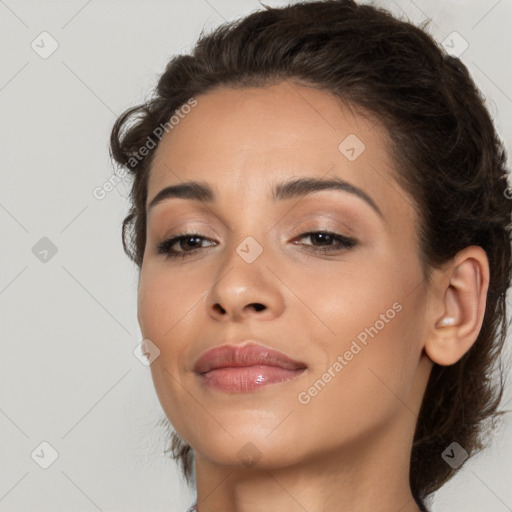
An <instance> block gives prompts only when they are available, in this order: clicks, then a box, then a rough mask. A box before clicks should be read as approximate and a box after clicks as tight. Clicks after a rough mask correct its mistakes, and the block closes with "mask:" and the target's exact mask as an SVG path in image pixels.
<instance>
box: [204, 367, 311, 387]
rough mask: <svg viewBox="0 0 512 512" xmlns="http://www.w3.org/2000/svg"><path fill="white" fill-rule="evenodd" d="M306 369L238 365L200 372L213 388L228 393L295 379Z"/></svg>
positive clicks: (205, 381) (207, 384) (207, 383)
mask: <svg viewBox="0 0 512 512" xmlns="http://www.w3.org/2000/svg"><path fill="white" fill-rule="evenodd" d="M304 371H305V368H301V369H299V370H286V369H284V368H279V367H277V366H263V365H258V366H243V367H242V366H237V367H229V368H217V369H215V370H210V371H209V372H206V373H202V374H200V377H201V378H202V380H203V382H204V383H205V384H206V386H208V387H209V388H212V389H217V390H219V391H224V392H227V393H249V392H251V391H255V390H257V389H260V388H262V387H265V386H268V385H269V384H277V383H280V382H287V381H289V380H292V379H295V378H297V377H299V376H300V375H302V374H303V373H304Z"/></svg>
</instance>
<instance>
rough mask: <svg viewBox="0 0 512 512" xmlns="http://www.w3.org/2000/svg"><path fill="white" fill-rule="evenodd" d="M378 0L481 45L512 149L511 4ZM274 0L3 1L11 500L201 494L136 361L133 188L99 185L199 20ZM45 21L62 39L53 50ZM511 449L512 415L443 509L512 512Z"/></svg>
mask: <svg viewBox="0 0 512 512" xmlns="http://www.w3.org/2000/svg"><path fill="white" fill-rule="evenodd" d="M264 3H266V4H267V5H282V4H284V3H285V2H276V1H272V0H267V1H266V2H264ZM376 3H377V4H378V5H382V6H384V7H386V8H388V9H390V10H391V11H392V12H395V13H402V12H405V13H406V15H407V17H408V18H409V19H410V20H412V21H414V22H416V23H420V22H421V21H423V20H425V19H427V18H432V24H431V33H432V34H433V35H434V36H435V37H436V39H437V40H439V41H444V40H446V38H447V37H450V34H452V33H453V32H454V31H456V32H458V33H459V34H460V36H461V37H462V38H463V40H465V41H467V44H468V45H469V46H468V48H467V49H466V50H465V51H464V53H463V54H462V56H461V58H462V60H463V61H464V62H465V63H466V64H467V65H468V66H469V69H470V71H471V73H472V75H473V77H474V78H475V80H476V82H477V84H478V85H479V87H480V88H481V90H482V91H483V92H484V94H485V96H486V98H487V102H488V107H489V109H490V111H491V113H492V115H493V116H494V118H495V122H496V126H497V128H498V131H499V133H500V134H501V136H502V138H503V140H504V141H505V142H506V146H507V149H508V151H511V150H512V80H511V79H512V64H511V62H512V60H511V54H512V33H511V30H510V27H511V22H512V0H500V1H495V0H492V1H484V0H473V1H471V0H466V1H463V0H458V1H456V0H452V1H444V2H443V1H440V0H416V1H413V0H397V1H396V2H393V1H381V2H376ZM259 8H261V6H260V5H259V4H258V2H257V1H256V0H243V1H240V0H190V1H187V2H176V1H170V0H166V1H156V0H152V1H147V2H142V1H123V2H121V1H113V0H108V1H100V0H89V1H86V0H80V1H75V0H73V1H66V2H64V1H59V2H57V1H48V0H47V1H35V0H30V1H28V0H27V1H22V0H0V52H1V66H0V112H1V114H0V115H1V119H2V122H1V125H0V144H1V171H0V172H1V176H2V180H1V183H2V187H1V188H0V227H1V237H2V248H3V250H2V251H1V252H0V314H1V318H0V329H1V342H2V351H1V357H0V511H2V512H3V511H10V512H20V511H34V512H40V511H41V512H42V511H64V510H65V511H96V510H101V511H143V510H144V511H149V510H151V511H155V512H156V511H169V512H170V511H177V512H180V511H182V510H184V509H185V507H186V506H187V505H188V504H189V503H190V501H191V499H192V497H193V495H192V493H191V492H190V491H189V490H188V489H187V488H186V486H185V484H184V482H183V481H182V480H180V476H179V473H178V471H177V469H176V468H175V467H174V465H173V463H171V462H169V461H167V460H166V459H165V458H164V457H163V455H162V448H163V446H164V440H163V434H164V432H163V431H162V430H160V429H158V428H155V422H156V421H157V420H158V419H159V418H160V417H161V416H162V414H163V412H162V410H161V407H160V405H159V403H158V400H157V398H156V394H155V392H154V389H153V385H152V381H151V376H150V372H149V368H148V367H146V366H144V365H143V364H142V363H141V362H140V361H139V360H138V359H137V358H136V357H135V356H134V354H133V351H134V349H135V348H136V346H137V345H138V344H139V343H140V341H141V336H140V331H139V328H138V325H137V320H136V291H137V273H136V269H135V267H134V265H133V264H132V263H131V262H130V261H129V260H128V258H127V257H126V256H125V255H124V253H123V251H122V247H121V237H120V225H121V221H122V219H123V217H124V215H125V212H126V210H127V208H128V202H127V200H126V196H127V192H128V187H127V186H126V184H120V185H119V186H118V187H117V188H115V189H114V190H112V191H110V192H109V193H107V194H106V196H105V197H104V198H103V199H102V200H98V199H96V198H95V197H94V195H93V190H94V189H95V188H96V187H101V186H102V185H103V184H104V183H105V182H107V181H108V180H109V178H110V177H111V176H112V173H113V171H114V168H113V165H112V164H111V162H110V160H109V156H108V139H109V134H110V129H111V127H112V123H113V122H114V120H115V117H116V116H117V115H119V114H120V113H121V112H122V111H123V110H124V109H126V108H127V107H129V106H132V105H133V104H136V103H139V102H141V101H143V100H144V99H145V98H146V97H147V95H148V94H149V92H150V90H151V88H152V87H153V86H154V85H155V83H156V80H157V78H158V75H159V73H161V72H162V70H163V68H164V66H165V64H166V62H167V60H168V59H169V57H170V56H171V55H172V54H173V53H176V52H181V51H186V50H188V49H190V48H191V46H192V45H193V43H194V41H195V40H196V38H197V36H198V35H199V33H200V31H201V29H203V28H204V29H205V30H209V29H211V28H214V27H215V26H217V25H218V24H219V23H221V22H223V21H224V20H231V19H234V18H236V17H239V16H241V15H244V14H247V13H249V12H250V11H253V10H255V9H259ZM43 31H47V32H48V33H49V34H51V37H52V38H53V39H54V40H55V41H56V42H57V43H58V48H57V50H56V51H55V52H54V53H53V54H51V55H50V56H48V57H47V58H42V57H41V52H43V51H48V50H49V49H51V40H50V39H49V38H48V36H40V34H41V32H43ZM42 37H46V39H43V41H42V42H41V38H42ZM456 37H458V36H456ZM33 41H35V43H34V45H39V46H38V47H37V48H38V51H39V53H37V52H36V51H35V50H34V49H33V48H32V47H31V44H32V42H33ZM448 41H450V39H448ZM451 41H455V42H454V51H459V50H461V49H462V48H463V46H461V44H464V43H462V42H461V41H462V40H459V39H456V40H454V39H453V36H452V39H451ZM43 237H46V238H48V239H49V240H50V241H51V243H52V244H53V246H54V247H55V248H56V250H57V252H56V253H55V254H54V255H52V252H51V249H49V246H48V244H49V242H48V241H47V240H43V241H40V240H41V239H42V238H43ZM34 246H35V249H33V248H34ZM44 250H49V252H48V253H44ZM34 253H35V254H34ZM44 257H46V261H41V258H44ZM509 345H510V344H509ZM511 399H512V393H511V389H510V386H509V388H508V389H507V396H506V399H505V401H507V400H511ZM508 405H509V406H511V405H512V401H511V402H509V404H508ZM509 416H510V415H509ZM44 441H46V442H47V443H50V445H51V446H53V447H54V448H55V450H56V451H57V452H58V458H57V459H56V460H55V462H54V463H53V464H52V465H51V466H50V467H48V469H42V468H41V467H40V465H39V464H40V463H43V464H44V461H45V460H46V461H49V460H50V459H49V457H51V452H50V450H49V449H48V448H46V447H45V445H43V446H42V447H41V446H40V443H42V442H44ZM34 450H35V453H36V454H35V455H34V456H33V457H32V456H31V454H33V452H34ZM41 450H42V451H41ZM37 454H39V455H37ZM511 460H512V420H511V418H510V417H509V418H508V419H506V421H505V422H504V424H503V427H502V429H501V430H500V431H499V432H498V433H497V434H496V435H494V436H493V440H492V444H491V446H490V448H489V449H488V450H487V451H486V452H485V453H484V454H482V455H480V456H477V457H474V458H473V459H471V460H470V461H469V462H468V464H467V466H465V469H464V470H463V471H462V472H461V473H460V474H459V475H458V476H457V477H456V478H455V479H454V480H453V481H452V482H450V483H449V484H448V485H446V486H445V487H444V488H443V489H442V490H441V491H440V492H438V493H437V494H436V496H435V502H434V506H433V510H434V511H436V512H441V511H450V512H459V511H460V512H462V511H464V512H467V511H469V512H472V511H481V510H486V511H490V512H504V511H507V510H512V489H511V486H510V481H511V477H512V470H511V462H510V461H511ZM36 461H38V462H39V464H38V463H36ZM397 512H398V511H397Z"/></svg>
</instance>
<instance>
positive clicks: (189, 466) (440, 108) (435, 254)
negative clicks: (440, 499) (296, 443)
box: [111, 0, 512, 500]
mask: <svg viewBox="0 0 512 512" xmlns="http://www.w3.org/2000/svg"><path fill="white" fill-rule="evenodd" d="M265 8H266V9H265V10H260V11H256V12H253V13H251V14H250V15H248V16H246V17H245V18H242V19H239V20H235V21H233V22H229V23H225V24H223V25H221V26H219V27H218V28H217V29H215V30H214V31H212V32H211V33H210V34H206V35H205V34H204V33H203V32H201V35H200V36H199V39H198V41H197V43H196V46H195V48H194V49H193V51H192V52H190V54H180V55H176V56H173V57H172V59H171V60H170V62H169V63H168V65H167V67H166V69H165V71H164V73H163V74H162V75H161V77H160V78H159V81H158V84H157V86H156V89H155V91H154V93H153V96H152V97H151V99H149V100H148V101H146V102H145V103H143V104H141V105H138V106H135V107H133V108H130V109H128V110H127V111H126V112H124V113H123V114H122V115H121V116H120V117H119V118H118V119H117V121H116V122H115V125H114V127H113V129H112V134H111V155H112V157H113V158H114V159H115V161H116V162H117V164H118V165H119V166H121V167H123V168H126V169H128V170H129V172H130V175H132V176H133V184H132V189H131V195H130V200H131V208H130V210H129V212H128V214H127V216H126V217H125V219H124V222H123V226H122V240H123V247H124V250H125V252H126V254H127V255H128V256H129V257H130V258H131V259H132V261H133V262H134V263H135V264H136V265H137V266H138V267H139V269H140V267H141V265H142V261H143V257H144V248H145V243H146V211H145V203H146V199H147V184H148V177H149V173H150V168H151V162H152V159H153V155H154V153H155V151H156V150H153V151H152V152H149V154H148V155H147V156H145V157H144V158H140V157H139V156H138V153H137V152H138V151H139V149H140V148H141V147H142V146H144V145H145V144H146V143H147V141H148V140H149V139H150V138H151V135H152V134H154V133H155V132H154V130H155V127H158V126H163V125H164V123H166V122H168V120H169V119H170V118H171V116H172V115H173V114H174V113H175V112H176V111H177V110H178V109H179V108H180V106H182V105H184V104H185V103H186V102H187V100H189V99H190V98H191V97H194V96H197V95H200V94H205V93H208V92H211V91H213V90H214V89H215V88H218V87H221V86H226V87H231V88H244V87H265V86H268V85H271V84H275V83H278V82H280V81H284V80H287V81H290V82H295V83H298V84H309V86H314V87H317V88H319V89H321V90H323V91H326V92H329V93H331V94H334V95H335V96H336V97H337V98H338V99H339V100H340V101H341V102H343V104H348V105H350V106H351V108H352V107H353V108H355V109H357V110H358V111H360V112H361V113H364V112H367V113H368V112H369V113H370V114H372V115H373V116H374V117H375V118H376V119H377V120H379V121H381V122H382V123H383V125H384V126H385V128H386V129H387V133H388V135H389V137H390V141H391V144H390V146H389V151H390V154H391V156H392V159H393V163H394V165H395V166H396V181H397V183H398V184H399V185H400V186H401V187H403V189H404V190H405V191H406V192H407V193H408V194H409V195H410V196H411V198H412V199H413V201H414V207H415V208H416V211H417V213H418V218H419V223H420V225H419V226H418V239H419V242H418V244H419V247H418V251H419V255H420V259H421V262H422V263H423V265H424V267H423V268H424V274H425V279H426V280H427V282H428V279H429V271H431V270H432V269H436V268H441V267H442V266H443V265H444V264H446V263H447V262H449V260H451V259H452V258H453V257H454V256H455V255H456V254H457V253H458V252H459V251H460V250H462V249H463V248H465V247H467V246H469V245H477V246H480V247H482V248H483V249H484V250H485V252H486V254H487V257H488V261H489V266H490V279H489V288H488V293H487V303H486V310H485V314H484V319H483V324H482V327H481V330H480V332H479V335H478V337H477V340H476V342H475V343H474V344H473V346H472V347H471V349H470V350H469V351H468V352H466V354H465V355H464V356H463V357H462V358H461V359H460V360H459V361H458V362H457V363H456V364H453V365H450V366H441V365H438V364H434V366H433V368H432V371H431V374H430V377H429V381H428V384H427V387H426V391H425V395H424V397H423V401H422V404H421V408H420V411H419V415H418V420H417V424H416V429H415V433H414V439H413V445H412V451H411V460H410V486H411V491H412V492H413V495H414V496H415V498H416V499H419V500H422V499H424V498H425V497H427V496H428V495H429V494H431V493H432V492H434V491H436V490H437V489H438V488H440V487H441V486H442V485H443V484H444V483H445V482H446V481H448V480H449V479H450V478H451V477H452V476H453V475H454V474H455V473H456V471H457V470H458V469H459V468H460V467H459V468H457V469H452V468H451V467H450V466H449V465H448V464H447V463H446V462H445V461H444V460H443V458H442V456H441V454H442V452H443V451H444V450H445V449H446V448H447V447H448V446H449V445H450V444H451V443H452V442H453V441H456V442H457V443H459V444H460V445H461V446H462V447H463V448H464V449H465V450H466V451H467V452H468V454H470V455H472V454H474V453H477V452H479V451H480V450H481V449H482V448H483V447H484V445H483V444H482V440H483V438H484V437H483V434H484V433H486V432H487V427H489V426H490V425H489V423H491V424H492V426H494V425H495V421H496V420H497V418H498V416H499V415H500V414H503V412H502V411H498V406H499V404H500V402H501V399H502V395H503V390H504V371H503V367H502V366H500V365H498V362H499V361H500V358H499V356H500V353H501V351H502V348H503V344H504V342H505V337H506V332H507V318H506V317H507V315H506V292H507V289H508V287H509V285H510V279H511V235H510V229H511V203H512V202H511V200H510V199H508V198H507V194H506V190H507V167H506V152H505V150H504V148H503V145H502V142H501V141H500V139H499V137H498V135H497V133H496V131H495V128H494V125H493V121H492V119H491V117H490V114H489V112H488V111H487V109H486V107H485V99H484V97H483V95H482V94H481V93H480V91H479V90H478V88H477V86H476V85H475V83H474V82H473V80H472V78H471V76H470V75H469V73H468V70H467V68H466V67H465V65H464V64H463V63H462V62H461V60H459V59H458V58H456V57H453V56H451V55H450V54H448V53H446V52H445V51H444V50H443V48H442V46H440V45H439V44H438V43H436V42H435V40H434V39H433V37H432V36H431V35H429V34H428V33H427V31H426V29H425V26H422V27H417V26H415V25H413V24H412V23H410V22H409V21H403V20H399V19H397V18H395V17H394V16H393V15H392V14H391V13H389V12H387V11H386V10H384V9H381V8H378V7H375V6H370V5H358V4H356V3H355V2H354V1H352V0H325V1H311V2H300V3H296V4H291V5H288V6H286V7H282V8H270V7H267V6H265ZM156 144H157V145H158V142H157V143H156ZM134 155H137V156H138V158H137V160H136V161H135V160H134ZM496 376H497V377H499V378H498V379H496V378H495V377H496ZM169 451H170V452H171V453H172V458H173V459H174V460H176V461H177V462H178V463H179V465H180V467H181V470H182V472H183V474H184V476H185V477H186V479H187V482H189V483H190V479H191V478H193V474H192V473H193V466H194V452H193V450H192V448H191V447H190V446H189V445H188V444H186V443H185V442H184V441H182V440H181V439H180V438H179V436H178V435H177V434H176V433H175V432H173V433H172V434H171V445H170V449H169Z"/></svg>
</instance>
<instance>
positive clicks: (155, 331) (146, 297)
mask: <svg viewBox="0 0 512 512" xmlns="http://www.w3.org/2000/svg"><path fill="white" fill-rule="evenodd" d="M202 282H203V280H202V279H201V278H200V277H198V276H197V275H196V277H194V278H187V277H184V276H183V275H182V274H180V273H177V272H169V271H166V269H165V268H164V267H163V266H162V265H160V264H148V265H147V266H146V267H145V268H143V269H142V271H141V276H140V280H139V289H138V296H137V310H138V318H139V323H140V327H141V330H142V334H143V335H144V336H146V337H148V338H150V339H151V338H152V337H153V338H154V341H155V343H157V344H158V342H160V343H162V344H163V343H164V342H165V341H167V340H169V339H174V338H178V337H177V334H178V333H179V332H180V331H182V330H183V329H184V328H186V326H187V325H188V324H189V320H188V317H190V316H192V315H193V309H194V308H197V307H201V305H200V302H201V299H202V297H203V296H204V293H205V291H206V286H205V285H204V284H202V285H201V283H202ZM162 349H165V345H163V347H162Z"/></svg>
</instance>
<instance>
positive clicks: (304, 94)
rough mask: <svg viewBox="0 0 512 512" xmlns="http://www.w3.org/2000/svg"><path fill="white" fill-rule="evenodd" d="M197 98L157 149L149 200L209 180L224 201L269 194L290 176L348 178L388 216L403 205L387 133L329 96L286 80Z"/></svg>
mask: <svg viewBox="0 0 512 512" xmlns="http://www.w3.org/2000/svg"><path fill="white" fill-rule="evenodd" d="M195 99H196V101H197V105H196V106H195V107H193V108H191V110H190V112H189V113H188V114H186V115H183V116H182V117H181V118H180V120H179V123H178V124H176V125H175V126H174V127H173V128H172V130H170V131H169V133H167V134H166V135H164V137H163V138H162V141H161V143H160V144H159V146H158V147H157V149H156V154H155V158H154V160H153V163H152V168H151V173H150V179H149V183H148V202H149V200H151V198H152V197H154V195H155V194H156V193H157V192H158V191H159V190H160V189H161V188H163V187H165V186H167V185H169V184H176V183H179V182H180V181H184V180H189V179H190V180H200V181H207V182H209V183H211V184H212V186H213V188H214V189H215V190H216V191H217V192H218V195H219V196H222V195H223V193H225V194H226V195H229V194H231V193H232V194H238V195H239V194H240V193H241V190H242V189H243V190H261V191H262V192H263V190H264V189H270V188H271V187H272V185H273V184H274V183H276V182H279V181H282V180H284V179H286V178H287V177H291V176H293V177H301V176H315V177H329V176H339V177H342V178H344V179H346V180H347V181H349V182H352V183H353V184H354V185H356V186H358V187H360V188H363V189H365V191H366V192H368V193H369V194H370V195H373V196H374V198H375V200H376V202H377V203H380V205H379V206H380V207H381V209H382V210H383V211H384V212H385V211H386V209H389V208H390V207H391V206H393V205H394V207H395V209H396V206H397V204H396V201H397V200H400V199H401V201H402V202H403V196H404V192H403V191H401V190H399V187H398V185H397V184H396V182H395V181H394V179H393V173H394V164H393V162H392V159H391V157H390V154H389V139H388V133H387V131H386V129H385V128H384V127H383V126H382V124H381V123H380V122H379V121H378V119H376V118H375V117H374V116H369V115H368V116H362V115H360V114H359V113H356V112H355V110H353V109H352V108H350V107H349V106H347V105H344V104H342V103H341V101H340V100H339V99H338V98H336V97H335V96H334V95H332V94H330V93H328V92H326V91H321V90H319V89H317V88H313V87H306V86H299V85H297V84H295V83H291V82H288V81H285V82H280V83H278V84H275V85H271V86H267V87H257V88H239V89H235V88H229V87H221V88H218V89H215V90H214V91H211V92H208V93H206V94H202V95H199V96H197V97H196V98H195ZM394 196H395V197H394ZM402 206H403V207H404V208H407V205H402ZM401 213H402V214H404V213H405V212H401Z"/></svg>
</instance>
